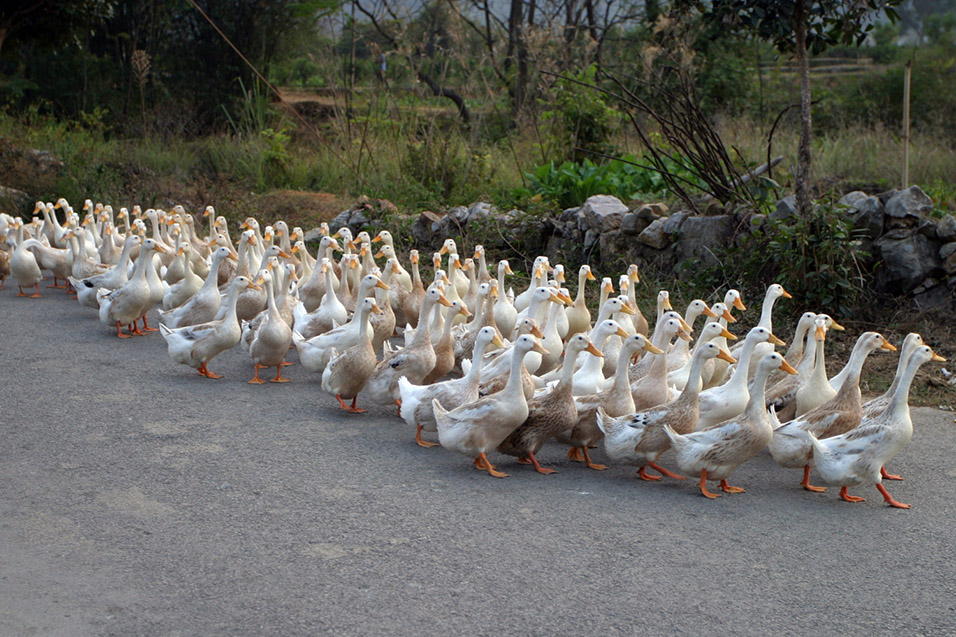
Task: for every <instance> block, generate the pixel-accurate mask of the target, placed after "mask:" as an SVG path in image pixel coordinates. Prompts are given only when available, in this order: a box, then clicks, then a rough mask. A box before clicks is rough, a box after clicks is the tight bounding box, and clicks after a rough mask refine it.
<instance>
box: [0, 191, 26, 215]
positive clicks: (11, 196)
mask: <svg viewBox="0 0 956 637" xmlns="http://www.w3.org/2000/svg"><path fill="white" fill-rule="evenodd" d="M0 209H4V210H5V211H6V212H14V211H15V210H17V211H20V212H23V213H27V212H29V211H30V210H32V209H33V200H31V199H30V195H29V194H27V193H25V192H23V191H22V190H17V189H16V188H9V187H7V186H0Z"/></svg>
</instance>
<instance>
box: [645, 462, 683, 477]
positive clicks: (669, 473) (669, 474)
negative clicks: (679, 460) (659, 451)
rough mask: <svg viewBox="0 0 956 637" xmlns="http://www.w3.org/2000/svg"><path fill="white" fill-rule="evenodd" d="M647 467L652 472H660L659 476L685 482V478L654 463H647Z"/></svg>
mask: <svg viewBox="0 0 956 637" xmlns="http://www.w3.org/2000/svg"><path fill="white" fill-rule="evenodd" d="M647 466H648V467H650V468H651V469H653V470H654V471H658V472H660V474H661V475H664V476H667V477H668V478H673V479H674V480H686V479H687V477H686V476H682V475H680V474H679V473H674V472H673V471H670V470H668V469H665V468H664V467H662V466H660V465H659V464H657V463H656V462H648V463H647Z"/></svg>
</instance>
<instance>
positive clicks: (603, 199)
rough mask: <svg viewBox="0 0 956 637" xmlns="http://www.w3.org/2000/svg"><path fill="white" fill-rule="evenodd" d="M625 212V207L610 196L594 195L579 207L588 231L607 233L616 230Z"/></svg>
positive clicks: (618, 200)
mask: <svg viewBox="0 0 956 637" xmlns="http://www.w3.org/2000/svg"><path fill="white" fill-rule="evenodd" d="M626 212H627V206H625V205H624V203H623V202H621V200H620V199H618V198H617V197H613V196H611V195H594V196H592V197H588V199H587V201H585V202H584V205H583V206H581V214H582V215H583V216H584V219H585V223H586V224H587V228H586V229H588V230H596V231H597V232H607V231H608V230H617V229H618V228H619V227H620V226H621V217H623V216H624V213H626Z"/></svg>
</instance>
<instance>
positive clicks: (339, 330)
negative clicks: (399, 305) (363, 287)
mask: <svg viewBox="0 0 956 637" xmlns="http://www.w3.org/2000/svg"><path fill="white" fill-rule="evenodd" d="M369 276H371V277H374V278H375V279H378V277H377V276H375V275H374V274H373V275H369ZM342 278H343V280H344V279H345V277H344V276H343V277H342ZM369 289H371V288H369ZM364 298H368V297H364ZM363 308H364V304H359V306H358V308H356V312H355V314H353V315H352V319H351V320H350V321H349V322H348V323H346V324H345V325H340V326H339V327H336V328H335V329H331V330H329V331H328V332H324V333H322V334H319V335H317V336H313V337H312V338H305V337H303V336H302V334H300V333H299V332H298V331H297V330H292V342H293V344H294V345H295V348H296V349H297V350H298V352H299V362H300V363H302V366H303V367H305V368H306V369H308V370H309V371H311V372H322V371H324V370H325V367H326V365H328V364H329V361H330V360H331V356H332V350H333V348H334V349H335V351H337V352H344V351H345V350H346V349H348V348H350V347H352V346H353V345H355V344H357V343H358V342H359V341H360V339H362V338H364V337H365V335H366V333H367V336H368V338H371V337H372V334H371V329H372V328H371V326H370V325H369V323H368V320H367V317H365V316H362V313H361V312H359V310H363V311H365V310H364V309H363ZM369 311H371V308H369Z"/></svg>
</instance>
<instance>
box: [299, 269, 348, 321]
mask: <svg viewBox="0 0 956 637" xmlns="http://www.w3.org/2000/svg"><path fill="white" fill-rule="evenodd" d="M316 269H317V270H318V272H319V274H320V275H321V276H323V277H324V278H325V285H326V288H327V289H333V287H334V281H333V279H332V276H333V274H332V263H331V262H330V261H329V260H328V259H327V258H323V259H322V264H321V265H320V266H318V268H316ZM294 312H295V330H296V331H297V332H299V333H300V334H301V335H302V336H303V337H305V338H312V337H313V336H318V335H319V334H323V333H325V332H328V331H329V330H332V329H335V328H336V327H338V326H340V325H345V323H346V322H347V321H348V320H349V312H348V310H347V309H345V306H344V305H343V304H342V301H340V300H339V297H338V296H336V295H335V294H323V295H322V300H321V301H320V302H319V306H318V307H317V308H316V309H315V311H314V312H308V311H307V310H306V309H305V304H304V303H299V304H298V305H296V306H295V310H294Z"/></svg>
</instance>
